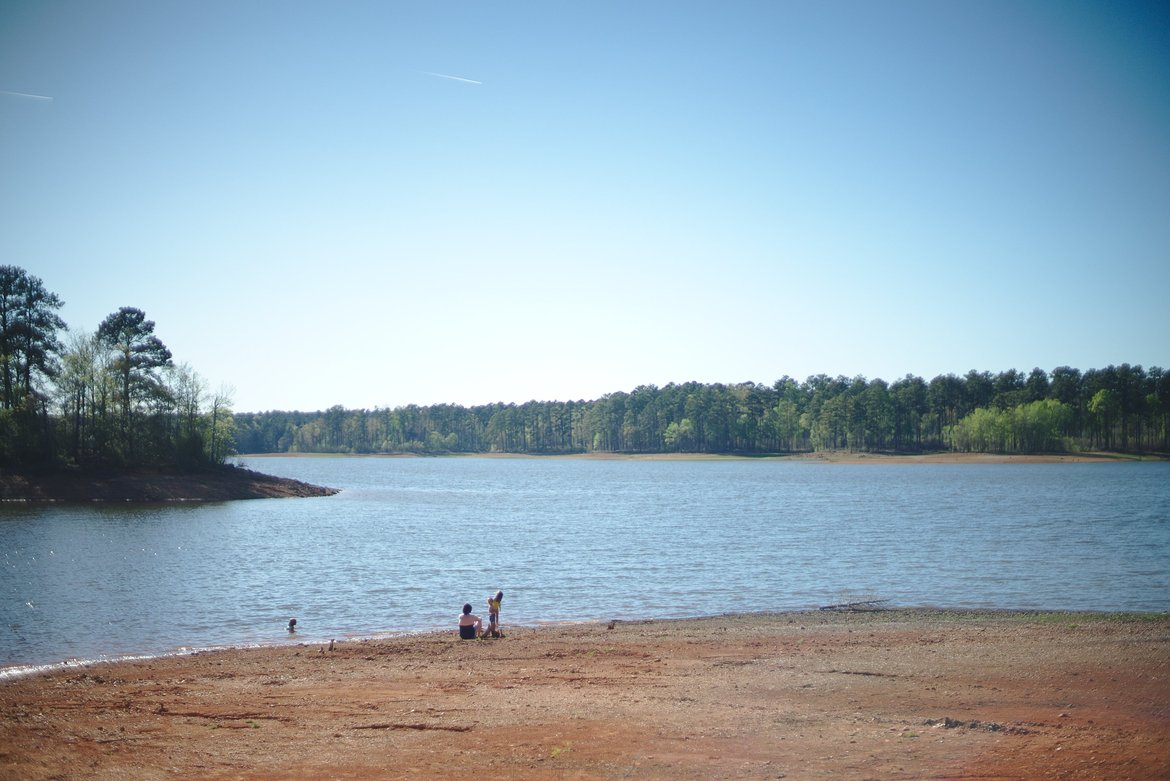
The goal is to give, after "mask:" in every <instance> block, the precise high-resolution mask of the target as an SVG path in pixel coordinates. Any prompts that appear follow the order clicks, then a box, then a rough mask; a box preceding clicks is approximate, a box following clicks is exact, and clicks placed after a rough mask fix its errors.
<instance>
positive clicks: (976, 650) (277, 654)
mask: <svg viewBox="0 0 1170 781" xmlns="http://www.w3.org/2000/svg"><path fill="white" fill-rule="evenodd" d="M505 619H506V616H505ZM1168 767H1170V616H1168V615H1165V614H1160V615H1142V616H1121V615H1116V616H1114V615H1100V614H1075V613H1074V614H1023V613H1003V612H994V613H976V612H946V611H901V610H895V611H882V612H874V613H828V612H803V613H787V614H766V615H747V616H730V617H720V618H712V619H698V620H688V621H661V622H644V623H622V622H619V623H616V624H614V625H613V626H612V628H610V625H609V624H607V623H601V624H583V625H575V626H569V627H545V628H540V629H531V628H513V629H511V630H510V631H507V637H505V638H503V639H499V640H486V641H471V642H464V641H459V640H458V639H456V638H455V637H454V636H453V635H452V634H448V633H444V634H441V635H424V636H418V637H411V638H404V639H387V640H376V641H366V642H350V643H337V645H336V646H335V647H334V648H333V649H332V650H330V649H329V648H328V646H327V645H298V644H295V643H290V644H289V645H286V646H283V647H279V648H270V649H253V650H243V651H220V652H204V653H199V654H193V655H186V656H181V657H172V658H164V659H155V660H147V661H133V662H119V663H113V664H101V665H95V666H92V667H88V668H82V669H69V670H63V671H59V672H56V673H52V674H45V675H38V676H31V677H25V678H18V679H15V680H10V681H7V682H4V683H2V684H0V778H3V779H60V778H78V779H81V778H93V779H163V778H167V779H169V778H200V779H253V780H254V779H274V778H315V779H317V778H319V779H384V778H458V777H471V776H478V774H480V773H483V774H486V775H485V777H492V778H519V779H561V778H574V779H610V778H613V779H672V781H678V780H679V779H705V778H790V779H805V778H814V779H815V778H834V779H923V778H966V779H1031V778H1061V779H1151V778H1159V777H1165V776H1164V774H1165V772H1166V769H1167V768H1168Z"/></svg>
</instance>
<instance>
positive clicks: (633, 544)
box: [0, 458, 1170, 672]
mask: <svg viewBox="0 0 1170 781" xmlns="http://www.w3.org/2000/svg"><path fill="white" fill-rule="evenodd" d="M246 465H247V466H249V467H251V468H254V469H257V470H258V471H263V472H268V473H270V474H278V475H284V476H289V477H296V478H299V479H302V480H306V481H309V482H312V483H317V484H321V485H328V486H333V487H337V488H341V489H343V491H342V493H341V494H339V495H337V496H333V497H327V498H318V499H279V500H259V501H255V500H254V501H244V502H224V503H216V504H206V505H198V506H183V505H175V506H170V505H149V506H124V505H123V506H108V505H107V506H103V505H92V506H88V505H87V506H80V507H78V506H68V507H22V506H18V505H8V506H0V668H2V667H13V666H19V665H38V664H46V663H54V662H60V661H63V660H68V659H99V658H107V657H116V656H123V655H137V654H162V653H169V652H173V651H177V650H183V649H190V648H205V647H218V646H225V645H246V644H268V643H282V642H284V643H287V642H318V641H323V640H325V641H327V640H328V639H330V638H337V639H339V640H340V639H344V638H349V637H366V636H377V635H381V634H394V633H401V632H410V631H419V630H428V629H434V628H438V627H450V626H453V625H454V620H455V616H456V615H457V614H458V612H459V609H460V607H461V606H462V604H463V603H464V602H471V603H472V604H473V606H474V607H475V610H476V612H478V613H481V614H485V615H486V608H485V604H484V602H485V600H486V598H487V596H488V594H489V593H493V592H494V591H495V590H496V589H497V588H502V589H503V590H504V592H505V598H504V605H503V611H502V618H503V622H504V624H505V626H506V625H507V624H508V623H513V624H524V625H533V624H538V623H541V622H546V621H572V620H584V619H611V618H618V619H632V618H651V617H682V616H699V615H711V614H718V613H724V612H737V611H758V610H789V609H810V608H817V607H820V606H823V605H830V604H837V603H842V602H851V601H858V600H866V599H884V600H889V603H888V604H889V605H891V606H923V605H934V606H944V607H993V608H1037V609H1070V610H1137V611H1163V610H1167V609H1170V463H1165V462H1163V463H1129V464H1112V463H1110V464H1011V465H986V464H978V465H926V464H866V465H844V464H818V463H808V462H790V461H769V460H718V461H641V460H613V461H600V460H586V459H525V458H516V459H509V458H431V459H426V458H268V459H254V460H250V461H247V462H246ZM294 616H295V617H296V618H297V620H298V628H299V630H300V631H299V632H298V633H297V635H295V636H293V637H290V636H289V635H288V634H287V632H286V631H285V626H286V624H287V622H288V619H289V618H291V617H294ZM10 672H11V671H10Z"/></svg>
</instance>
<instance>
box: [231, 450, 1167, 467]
mask: <svg viewBox="0 0 1170 781" xmlns="http://www.w3.org/2000/svg"><path fill="white" fill-rule="evenodd" d="M239 458H252V459H262V458H549V459H581V460H586V461H799V462H809V463H825V464H1105V463H1130V462H1137V461H1166V460H1167V457H1166V456H1163V455H1159V454H1151V453H1141V454H1136V453H1103V452H1092V453H1021V454H1008V453H946V452H941V453H907V454H902V453H849V452H845V451H824V452H819V453H793V454H786V453H772V454H765V455H743V454H734V453H732V454H725V453H597V452H594V453H566V454H554V455H542V454H536V453H442V454H424V453H244V454H241V455H240V456H239Z"/></svg>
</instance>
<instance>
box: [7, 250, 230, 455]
mask: <svg viewBox="0 0 1170 781" xmlns="http://www.w3.org/2000/svg"><path fill="white" fill-rule="evenodd" d="M63 305H64V302H63V301H61V299H60V297H59V296H57V295H56V294H55V293H52V292H50V291H49V290H47V289H46V288H45V286H44V283H43V282H42V281H41V280H40V279H39V278H37V277H35V276H32V275H31V274H29V273H28V272H27V271H25V270H24V269H22V268H19V267H17V266H0V466H7V467H27V466H42V467H43V466H61V465H67V464H76V465H93V464H102V465H120V466H125V465H144V464H149V465H180V466H195V465H202V464H211V463H215V464H218V463H223V462H224V460H225V459H226V458H227V456H228V455H230V454H231V453H232V452H233V449H234V441H233V435H232V427H233V425H234V420H233V418H232V411H231V398H230V393H228V392H227V391H225V390H221V391H219V392H217V393H210V392H209V391H208V389H207V387H206V384H205V383H204V382H203V380H202V379H201V378H200V377H199V375H198V374H197V373H195V372H194V371H193V370H192V369H191V368H190V367H189V366H187V365H185V364H183V365H176V364H175V363H174V360H173V357H172V355H171V351H170V350H169V349H168V348H167V346H166V345H165V344H163V342H162V341H161V340H160V339H159V338H158V337H157V336H156V335H155V333H154V329H155V324H154V321H152V320H148V319H146V314H145V313H144V312H143V311H142V310H141V309H136V308H134V307H122V308H120V309H118V310H117V311H115V312H113V313H111V314H110V315H109V316H108V317H106V318H105V319H104V320H102V322H101V323H100V324H98V326H97V329H96V330H95V331H94V332H92V333H85V332H82V333H75V334H70V335H69V338H68V340H67V342H62V332H66V331H68V327H67V326H66V324H65V322H64V321H63V320H62V319H61V317H60V316H59V315H58V314H57V311H58V310H59V309H60V308H61V307H62V306H63Z"/></svg>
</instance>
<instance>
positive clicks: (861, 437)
mask: <svg viewBox="0 0 1170 781" xmlns="http://www.w3.org/2000/svg"><path fill="white" fill-rule="evenodd" d="M235 422H236V442H237V447H238V448H239V451H240V452H242V453H430V454H441V453H528V454H571V453H591V452H625V453H672V452H678V453H741V454H767V453H802V452H815V451H825V450H848V451H856V452H874V453H879V452H880V453H919V452H925V451H938V450H954V451H961V452H986V453H1035V452H1069V451H1088V450H1092V451H1097V450H1102V451H1124V452H1160V453H1167V452H1170V375H1168V374H1167V373H1166V372H1165V371H1163V370H1162V369H1160V368H1158V367H1152V368H1150V369H1148V370H1147V369H1143V368H1142V367H1141V366H1131V365H1129V364H1121V365H1120V366H1108V367H1107V368H1105V369H1091V370H1087V371H1084V372H1082V371H1080V370H1078V369H1074V368H1071V367H1067V366H1061V367H1058V368H1056V369H1054V370H1052V371H1051V372H1045V371H1043V370H1041V369H1039V368H1036V369H1033V370H1032V371H1031V372H1029V373H1027V374H1024V373H1022V372H1020V371H1018V370H1015V369H1011V370H1007V371H1001V372H999V373H998V374H992V373H990V372H987V371H982V372H981V371H974V370H973V371H970V372H968V373H967V374H966V375H963V376H958V375H954V374H947V375H941V376H937V377H935V378H934V379H932V380H930V381H929V382H927V381H926V380H924V379H922V378H921V377H915V376H912V375H906V376H905V377H903V378H902V379H899V380H896V381H894V382H893V383H887V382H886V381H885V380H882V379H872V380H867V379H866V378H864V377H851V378H850V377H843V376H838V377H829V376H827V375H823V374H822V375H816V376H813V377H809V378H808V379H806V380H804V381H803V382H798V381H797V380H795V379H793V378H791V377H783V378H781V379H780V380H778V381H777V382H775V383H773V384H772V385H763V384H758V383H750V382H745V383H739V384H719V383H716V384H701V383H697V382H689V383H682V384H675V383H671V384H669V385H666V386H665V387H661V388H659V387H656V386H653V385H643V386H640V387H638V388H636V389H634V390H633V391H631V392H628V393H627V392H618V393H611V394H608V395H606V396H604V397H602V398H600V399H597V400H595V401H530V402H528V403H526V404H488V405H482V406H473V407H462V406H458V405H450V404H441V405H435V406H427V407H423V406H417V405H408V406H405V407H398V408H394V409H382V408H378V409H373V410H365V409H361V410H347V409H345V408H343V407H340V406H337V407H332V408H330V409H328V410H325V411H324V412H312V413H304V412H262V413H241V414H237V415H236V416H235Z"/></svg>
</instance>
